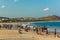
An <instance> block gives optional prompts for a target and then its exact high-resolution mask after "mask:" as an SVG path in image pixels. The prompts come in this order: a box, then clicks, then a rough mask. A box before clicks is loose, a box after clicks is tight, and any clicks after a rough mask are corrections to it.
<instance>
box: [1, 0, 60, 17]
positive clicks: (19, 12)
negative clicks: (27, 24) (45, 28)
mask: <svg viewBox="0 0 60 40" xmlns="http://www.w3.org/2000/svg"><path fill="white" fill-rule="evenodd" d="M47 15H57V16H60V0H0V16H4V17H43V16H47Z"/></svg>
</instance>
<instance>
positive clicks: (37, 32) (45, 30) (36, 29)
mask: <svg viewBox="0 0 60 40" xmlns="http://www.w3.org/2000/svg"><path fill="white" fill-rule="evenodd" d="M1 28H2V26H1V25H0V29H1ZM3 28H6V29H12V28H13V25H3ZM16 28H17V29H19V33H20V34H21V33H22V30H21V29H24V31H25V32H29V31H30V30H31V28H30V27H28V26H27V25H26V26H25V27H23V26H21V25H17V26H16ZM32 29H33V31H34V32H36V34H37V35H39V34H41V32H45V33H46V34H47V35H48V34H49V32H48V28H47V27H45V26H43V27H40V26H38V27H35V26H33V28H32ZM56 34H57V32H56V29H55V30H54V35H55V37H56Z"/></svg>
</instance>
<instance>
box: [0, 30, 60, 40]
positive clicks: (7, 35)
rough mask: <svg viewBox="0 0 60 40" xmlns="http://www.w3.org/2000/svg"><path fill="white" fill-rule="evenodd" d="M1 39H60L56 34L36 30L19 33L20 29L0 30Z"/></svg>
mask: <svg viewBox="0 0 60 40" xmlns="http://www.w3.org/2000/svg"><path fill="white" fill-rule="evenodd" d="M0 39H1V40H60V38H58V37H54V35H52V34H51V35H37V34H36V33H35V32H31V31H30V32H25V31H22V34H19V33H18V30H7V29H4V30H0Z"/></svg>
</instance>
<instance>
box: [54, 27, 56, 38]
mask: <svg viewBox="0 0 60 40" xmlns="http://www.w3.org/2000/svg"><path fill="white" fill-rule="evenodd" d="M54 35H55V37H56V28H55V31H54Z"/></svg>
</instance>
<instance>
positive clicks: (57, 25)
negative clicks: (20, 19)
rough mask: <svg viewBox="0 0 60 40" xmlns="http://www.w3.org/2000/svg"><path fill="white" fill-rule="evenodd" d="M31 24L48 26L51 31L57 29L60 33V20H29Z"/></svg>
mask: <svg viewBox="0 0 60 40" xmlns="http://www.w3.org/2000/svg"><path fill="white" fill-rule="evenodd" d="M28 25H29V26H35V27H38V26H40V27H43V26H45V27H47V28H48V30H49V31H54V29H56V30H57V32H59V33H60V22H28Z"/></svg>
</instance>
